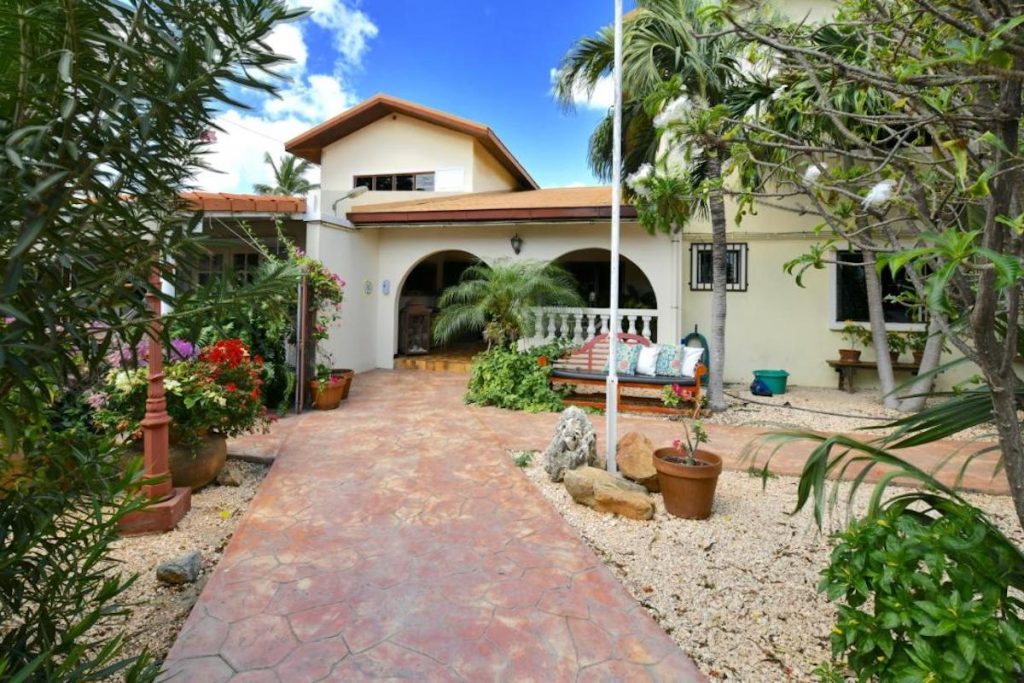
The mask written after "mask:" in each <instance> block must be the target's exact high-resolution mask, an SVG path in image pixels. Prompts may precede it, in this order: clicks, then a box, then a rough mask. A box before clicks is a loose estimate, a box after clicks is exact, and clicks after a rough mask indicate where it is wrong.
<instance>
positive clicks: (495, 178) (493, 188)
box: [473, 141, 517, 192]
mask: <svg viewBox="0 0 1024 683" xmlns="http://www.w3.org/2000/svg"><path fill="white" fill-rule="evenodd" d="M516 184H517V183H516V180H515V178H513V177H512V174H511V173H509V172H508V171H507V170H505V167H504V166H502V165H501V164H499V163H498V161H497V160H496V159H495V158H494V157H492V156H491V155H490V153H489V152H488V151H487V150H486V149H484V148H483V145H481V144H480V143H479V142H476V141H474V142H473V191H474V192H497V191H500V190H509V189H512V188H514V187H516Z"/></svg>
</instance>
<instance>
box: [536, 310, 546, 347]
mask: <svg viewBox="0 0 1024 683" xmlns="http://www.w3.org/2000/svg"><path fill="white" fill-rule="evenodd" d="M534 311H535V312H536V314H537V319H536V320H535V321H534V331H533V339H534V341H535V342H536V343H537V344H543V343H544V309H543V308H537V309H534Z"/></svg>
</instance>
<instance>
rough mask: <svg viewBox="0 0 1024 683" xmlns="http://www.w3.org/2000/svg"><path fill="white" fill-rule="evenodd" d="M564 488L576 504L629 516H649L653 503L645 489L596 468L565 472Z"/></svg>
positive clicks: (649, 517)
mask: <svg viewBox="0 0 1024 683" xmlns="http://www.w3.org/2000/svg"><path fill="white" fill-rule="evenodd" d="M565 490H566V491H568V492H569V495H570V496H572V499H573V500H574V501H576V502H577V503H579V504H580V505H586V506H587V507H589V508H593V509H594V510H599V511H601V512H614V513H615V514H617V515H622V516H623V517H630V518H631V519H651V517H653V516H654V502H653V501H652V500H651V497H650V496H649V495H647V489H645V488H644V487H643V486H640V485H639V484H634V483H633V482H631V481H627V480H625V479H623V478H621V477H616V476H615V475H614V474H609V473H608V472H606V471H604V470H601V469H598V468H596V467H580V468H579V469H575V470H568V471H567V472H566V473H565Z"/></svg>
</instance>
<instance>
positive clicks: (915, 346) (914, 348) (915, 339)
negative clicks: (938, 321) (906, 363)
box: [907, 331, 928, 365]
mask: <svg viewBox="0 0 1024 683" xmlns="http://www.w3.org/2000/svg"><path fill="white" fill-rule="evenodd" d="M927 343H928V333H927V332H923V331H918V332H908V333H907V348H908V349H910V352H911V353H912V354H913V355H914V365H921V359H922V358H923V357H924V347H925V345H926V344H927Z"/></svg>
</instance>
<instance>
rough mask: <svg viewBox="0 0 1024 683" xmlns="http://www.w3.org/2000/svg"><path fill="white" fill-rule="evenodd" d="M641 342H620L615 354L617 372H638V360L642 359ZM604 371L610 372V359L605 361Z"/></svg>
mask: <svg viewBox="0 0 1024 683" xmlns="http://www.w3.org/2000/svg"><path fill="white" fill-rule="evenodd" d="M640 348H641V347H640V344H627V343H626V342H621V341H620V342H619V348H618V350H617V351H616V354H615V365H616V369H617V371H616V374H619V375H635V374H636V362H637V360H639V359H640ZM658 360H659V361H660V360H661V356H660V355H659V356H658ZM604 372H608V361H607V360H606V361H605V362H604Z"/></svg>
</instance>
